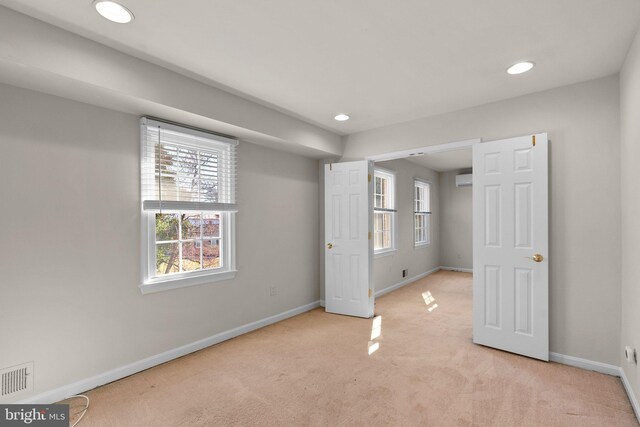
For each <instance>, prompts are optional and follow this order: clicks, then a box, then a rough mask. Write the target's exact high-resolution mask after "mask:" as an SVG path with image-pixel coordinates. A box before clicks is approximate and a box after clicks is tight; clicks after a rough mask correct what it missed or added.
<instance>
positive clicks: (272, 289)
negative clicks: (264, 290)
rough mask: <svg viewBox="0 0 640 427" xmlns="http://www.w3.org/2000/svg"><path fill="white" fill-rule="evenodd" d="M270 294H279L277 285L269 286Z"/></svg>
mask: <svg viewBox="0 0 640 427" xmlns="http://www.w3.org/2000/svg"><path fill="white" fill-rule="evenodd" d="M269 295H270V296H272V297H275V296H276V295H278V288H277V287H275V286H271V287H270V288H269Z"/></svg>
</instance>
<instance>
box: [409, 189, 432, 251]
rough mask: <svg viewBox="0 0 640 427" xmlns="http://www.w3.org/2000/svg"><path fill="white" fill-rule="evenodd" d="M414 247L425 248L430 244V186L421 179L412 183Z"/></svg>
mask: <svg viewBox="0 0 640 427" xmlns="http://www.w3.org/2000/svg"><path fill="white" fill-rule="evenodd" d="M413 194H414V206H413V207H414V209H413V224H414V245H415V246H416V247H420V246H427V245H428V244H429V243H431V226H430V225H431V222H430V218H431V201H430V196H431V184H429V183H428V182H427V181H423V180H421V179H415V180H414V181H413Z"/></svg>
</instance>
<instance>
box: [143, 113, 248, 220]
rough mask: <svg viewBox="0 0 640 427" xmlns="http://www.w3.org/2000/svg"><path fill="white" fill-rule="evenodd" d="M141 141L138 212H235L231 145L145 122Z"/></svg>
mask: <svg viewBox="0 0 640 427" xmlns="http://www.w3.org/2000/svg"><path fill="white" fill-rule="evenodd" d="M141 138H142V206H143V209H144V210H146V211H161V210H197V211H227V212H230V211H231V212H235V211H237V204H236V147H237V145H238V141H237V140H235V139H231V138H226V137H223V136H218V135H215V134H210V133H206V132H203V131H198V130H194V129H190V128H185V127H180V126H176V125H173V124H169V123H164V122H160V121H157V120H152V119H149V118H146V117H143V118H142V120H141Z"/></svg>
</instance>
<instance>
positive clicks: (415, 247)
mask: <svg viewBox="0 0 640 427" xmlns="http://www.w3.org/2000/svg"><path fill="white" fill-rule="evenodd" d="M429 246H431V243H419V244H414V245H413V249H424V248H428V247H429Z"/></svg>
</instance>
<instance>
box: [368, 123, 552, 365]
mask: <svg viewBox="0 0 640 427" xmlns="http://www.w3.org/2000/svg"><path fill="white" fill-rule="evenodd" d="M524 135H527V134H524ZM532 135H533V134H532ZM545 135H546V134H545ZM502 139H505V138H502ZM481 142H482V139H481V138H475V139H468V140H463V141H457V142H449V143H444V144H436V145H428V146H425V147H418V148H412V149H409V150H403V151H394V152H390V153H383V154H376V155H372V156H367V157H365V159H366V160H372V161H374V162H381V161H386V160H395V159H403V158H410V157H414V156H421V155H424V154H434V153H442V152H446V151H454V150H462V149H472V148H473V146H474V145H475V144H479V143H481ZM474 173H475V171H473V170H472V174H474ZM474 236H475V232H474ZM543 359H544V358H543Z"/></svg>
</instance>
